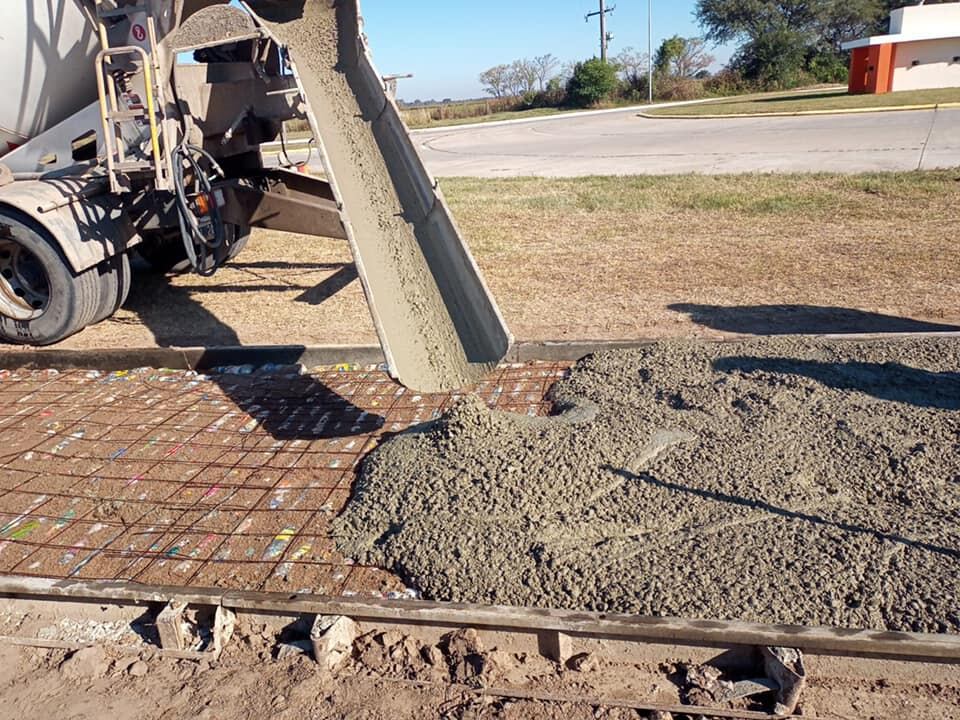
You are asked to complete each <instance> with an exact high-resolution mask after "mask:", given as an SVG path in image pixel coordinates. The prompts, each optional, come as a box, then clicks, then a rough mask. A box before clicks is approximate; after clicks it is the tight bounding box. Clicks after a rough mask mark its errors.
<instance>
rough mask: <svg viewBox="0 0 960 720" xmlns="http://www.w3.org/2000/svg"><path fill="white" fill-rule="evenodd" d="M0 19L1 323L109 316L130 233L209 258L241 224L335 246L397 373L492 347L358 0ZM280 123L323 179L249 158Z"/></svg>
mask: <svg viewBox="0 0 960 720" xmlns="http://www.w3.org/2000/svg"><path fill="white" fill-rule="evenodd" d="M0 21H2V26H0V27H2V30H0V62H2V67H4V69H5V72H4V75H3V79H2V80H0V82H2V83H3V86H4V90H5V93H4V97H5V98H6V100H5V102H4V104H3V105H2V106H0V341H5V342H10V343H20V344H28V345H49V344H53V343H56V342H58V341H60V340H62V339H64V338H66V337H67V336H69V335H71V334H73V333H76V332H79V331H81V330H82V329H83V328H84V327H86V326H88V325H90V324H92V323H97V322H100V321H102V320H104V319H105V318H107V317H109V316H110V315H111V314H112V313H114V312H115V311H116V310H117V309H118V308H119V307H120V306H121V304H122V303H123V302H124V300H125V299H126V297H127V293H128V292H129V290H130V287H131V283H132V282H135V281H136V279H135V278H133V277H132V275H131V270H130V260H129V257H130V252H131V251H133V250H134V249H137V251H138V252H139V254H140V255H142V256H143V257H144V258H146V259H147V260H148V261H149V262H151V263H154V264H156V265H158V266H160V267H166V266H169V265H171V264H172V263H174V262H184V263H186V264H188V265H189V266H190V267H191V268H192V270H193V271H194V272H198V273H202V274H207V275H209V274H212V273H214V272H216V270H217V268H218V267H220V266H221V265H222V264H224V263H226V262H229V260H230V259H231V258H233V257H234V256H236V254H237V253H238V252H239V251H240V250H241V249H242V248H243V246H244V244H245V243H246V242H247V239H248V237H249V235H250V228H252V227H260V228H269V229H273V230H278V231H285V232H291V233H299V234H301V235H311V236H324V237H331V238H339V239H342V240H344V241H345V242H347V243H349V246H350V248H351V251H352V253H353V256H354V259H355V262H356V265H357V269H358V274H359V276H360V279H361V282H362V284H363V289H364V292H365V295H366V297H367V300H368V304H369V306H370V310H371V314H372V317H373V320H374V325H375V327H376V330H377V333H378V335H379V338H380V340H381V345H382V346H383V349H384V353H385V356H386V358H387V362H388V365H389V367H390V370H391V372H392V373H393V375H394V376H395V377H396V378H398V379H399V380H400V381H401V382H403V383H404V384H407V385H408V386H411V387H414V388H416V389H419V390H423V391H431V390H444V389H451V388H454V387H459V386H461V385H463V384H466V383H468V382H470V381H471V380H473V379H476V378H477V377H478V376H479V375H480V374H481V373H482V372H483V371H484V370H485V369H487V368H489V367H490V366H491V365H492V364H495V363H496V362H498V361H499V360H500V359H502V358H503V357H504V355H505V354H506V352H507V349H508V345H509V343H510V335H509V332H508V331H507V328H506V326H505V324H504V322H503V319H502V317H501V315H500V312H499V310H498V309H497V307H496V304H495V302H494V300H493V299H492V297H491V296H490V293H489V291H488V289H487V287H486V285H485V284H484V281H483V279H482V277H481V275H480V273H479V271H478V269H477V267H476V264H475V263H474V261H473V258H472V257H471V255H470V253H469V250H468V249H467V247H466V245H465V244H464V242H463V240H462V238H461V236H460V233H459V231H458V229H457V227H456V224H455V222H454V220H453V218H452V217H451V215H450V212H449V209H448V208H447V205H446V203H445V202H444V199H443V197H442V194H441V192H440V190H439V188H438V186H437V183H436V182H435V181H434V180H433V178H431V177H430V175H429V174H428V173H427V171H426V169H425V168H424V166H423V164H422V162H421V160H420V158H419V156H418V155H417V152H416V150H415V148H414V146H413V143H412V142H411V140H410V137H409V135H408V133H407V130H406V128H405V127H404V125H403V122H402V120H401V118H400V114H399V111H398V109H397V107H396V104H395V103H394V101H393V99H392V98H391V97H390V96H389V94H388V93H387V92H386V90H385V87H386V86H385V83H384V81H383V79H382V77H381V76H380V75H379V74H378V73H377V72H376V70H375V68H374V65H373V63H372V61H371V59H370V54H369V50H368V44H367V40H366V37H365V35H364V33H363V21H362V17H361V15H360V8H359V5H358V0H334V1H333V2H331V0H259V1H258V2H255V1H254V0H251V1H250V2H249V4H246V5H243V4H241V6H237V5H233V4H231V5H227V4H224V3H223V2H216V1H213V0H51V1H50V2H43V3H39V2H28V1H26V0H16V1H15V2H14V1H11V2H5V3H3V7H2V9H0ZM295 119H300V120H305V121H307V122H308V123H309V126H310V127H311V130H312V134H313V136H314V142H315V147H316V150H317V152H318V153H319V155H320V158H321V160H322V163H323V168H324V173H323V176H322V177H319V176H317V177H315V176H312V175H309V174H304V173H301V172H296V171H295V170H294V169H293V168H291V167H281V168H275V169H269V168H267V167H265V163H264V158H263V153H262V146H263V145H264V144H265V143H268V142H275V141H277V139H278V138H279V139H280V140H281V144H282V142H283V141H284V140H285V130H284V128H285V123H286V122H287V121H289V120H295ZM156 302H157V303H163V297H162V296H160V297H157V298H156ZM265 321H269V319H265ZM291 341H292V342H295V338H291Z"/></svg>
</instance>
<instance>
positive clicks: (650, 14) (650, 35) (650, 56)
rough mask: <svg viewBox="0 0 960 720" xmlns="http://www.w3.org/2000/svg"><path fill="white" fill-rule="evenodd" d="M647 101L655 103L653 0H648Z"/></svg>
mask: <svg viewBox="0 0 960 720" xmlns="http://www.w3.org/2000/svg"><path fill="white" fill-rule="evenodd" d="M647 102H648V103H649V104H650V105H653V0H647Z"/></svg>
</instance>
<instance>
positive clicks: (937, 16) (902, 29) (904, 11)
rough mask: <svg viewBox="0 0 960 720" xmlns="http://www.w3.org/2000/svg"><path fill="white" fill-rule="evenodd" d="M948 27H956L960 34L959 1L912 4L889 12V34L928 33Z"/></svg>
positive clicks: (934, 32)
mask: <svg viewBox="0 0 960 720" xmlns="http://www.w3.org/2000/svg"><path fill="white" fill-rule="evenodd" d="M948 28H957V29H958V30H957V34H958V35H960V2H954V3H942V4H940V5H914V6H911V7H903V8H900V9H899V10H894V11H893V12H892V13H890V34H891V35H897V34H899V33H909V34H910V35H918V34H919V35H929V34H936V33H939V32H941V31H942V30H945V29H948Z"/></svg>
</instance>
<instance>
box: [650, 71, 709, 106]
mask: <svg viewBox="0 0 960 720" xmlns="http://www.w3.org/2000/svg"><path fill="white" fill-rule="evenodd" d="M658 80H659V82H657V81H655V82H654V84H653V91H654V92H655V93H656V95H657V98H658V99H660V100H665V101H666V102H678V101H681V100H699V99H700V98H702V97H703V96H704V95H706V91H705V90H704V87H703V85H704V82H703V80H695V79H694V78H684V77H670V76H661V77H660V78H658Z"/></svg>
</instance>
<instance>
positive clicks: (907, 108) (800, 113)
mask: <svg viewBox="0 0 960 720" xmlns="http://www.w3.org/2000/svg"><path fill="white" fill-rule="evenodd" d="M953 108H960V102H955V103H930V104H928V105H893V106H887V107H877V108H841V109H837V110H796V111H794V112H766V113H729V114H726V115H653V114H650V113H646V112H642V113H637V117H642V118H645V119H647V120H726V119H727V118H733V119H738V118H739V119H746V118H779V117H815V116H819V115H865V114H869V113H882V112H912V111H913V112H915V111H920V110H948V109H953Z"/></svg>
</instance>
